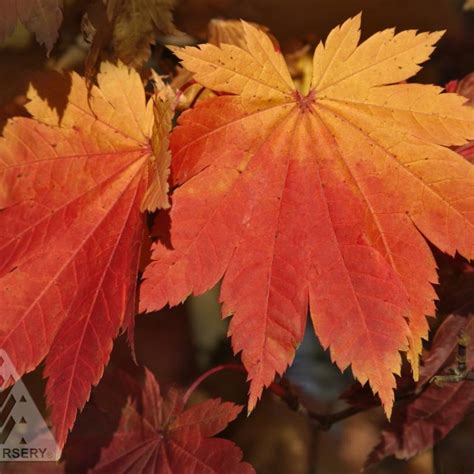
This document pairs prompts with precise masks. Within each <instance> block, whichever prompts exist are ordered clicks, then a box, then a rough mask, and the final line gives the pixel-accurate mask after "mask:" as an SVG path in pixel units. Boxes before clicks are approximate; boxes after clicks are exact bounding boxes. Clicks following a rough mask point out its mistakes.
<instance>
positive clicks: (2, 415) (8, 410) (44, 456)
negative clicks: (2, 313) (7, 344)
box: [0, 349, 61, 462]
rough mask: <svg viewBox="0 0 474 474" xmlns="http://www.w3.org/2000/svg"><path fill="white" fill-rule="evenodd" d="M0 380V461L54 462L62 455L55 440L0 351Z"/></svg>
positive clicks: (24, 387)
mask: <svg viewBox="0 0 474 474" xmlns="http://www.w3.org/2000/svg"><path fill="white" fill-rule="evenodd" d="M0 381H1V384H0V462H2V461H57V460H58V459H59V457H60V455H61V452H60V450H59V448H58V445H57V443H56V440H55V439H54V436H53V435H52V433H51V431H50V430H49V428H48V426H47V424H46V422H45V421H44V418H43V417H42V416H41V413H40V412H39V410H38V408H37V406H36V404H35V402H34V401H33V399H32V398H31V395H30V394H29V392H28V390H27V388H26V386H25V384H24V383H23V381H22V380H21V379H20V378H19V377H18V374H17V373H16V370H15V367H14V366H13V364H12V362H11V360H10V358H9V357H8V355H7V353H6V352H5V351H3V350H1V349H0Z"/></svg>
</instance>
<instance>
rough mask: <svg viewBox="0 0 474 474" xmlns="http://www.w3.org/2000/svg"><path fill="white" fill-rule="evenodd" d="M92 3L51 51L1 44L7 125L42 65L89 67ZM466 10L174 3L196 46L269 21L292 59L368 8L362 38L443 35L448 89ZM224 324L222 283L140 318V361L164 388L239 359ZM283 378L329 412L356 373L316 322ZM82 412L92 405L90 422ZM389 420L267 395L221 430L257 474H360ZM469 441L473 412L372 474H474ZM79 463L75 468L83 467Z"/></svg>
mask: <svg viewBox="0 0 474 474" xmlns="http://www.w3.org/2000/svg"><path fill="white" fill-rule="evenodd" d="M88 3H89V2H87V1H85V0H77V1H74V0H65V10H64V17H65V19H64V22H63V25H62V27H61V31H60V38H59V41H58V43H57V44H56V46H55V48H54V49H53V51H52V53H51V55H50V56H49V58H48V57H46V54H45V50H44V48H42V47H40V46H38V45H37V43H36V42H35V40H34V38H33V37H32V36H31V35H30V34H29V33H28V32H27V31H26V30H25V29H24V28H22V27H21V26H19V27H18V28H17V30H16V31H15V33H14V34H13V36H12V37H10V38H9V39H8V40H7V41H5V42H4V43H3V44H1V45H0V129H1V128H2V127H3V125H4V123H5V121H6V120H7V119H8V117H11V116H13V115H24V114H25V113H26V112H25V110H24V109H23V107H22V106H23V104H24V102H25V96H24V93H25V91H26V87H27V84H28V81H29V79H30V77H31V75H32V74H34V71H35V70H38V69H42V68H45V67H46V68H51V69H61V68H65V69H75V70H78V71H82V70H83V64H84V58H85V55H86V53H87V48H88V45H87V44H86V43H85V42H84V40H83V39H82V35H81V19H82V15H83V13H84V11H85V10H86V8H87V5H88ZM463 5H464V0H180V1H179V0H178V2H177V6H176V9H175V22H176V26H177V27H178V28H179V29H180V30H181V31H183V32H185V33H186V34H187V35H188V36H189V38H190V41H192V42H199V41H205V40H206V37H207V25H208V22H209V21H210V20H211V19H213V18H228V19H238V18H243V19H245V20H248V21H254V22H257V23H261V24H263V25H266V26H267V27H269V29H270V31H271V32H272V33H273V35H274V36H275V37H276V38H277V39H278V40H279V41H280V44H281V48H282V50H283V52H284V53H285V54H292V53H295V52H298V51H300V50H301V48H303V47H304V46H305V45H310V46H311V48H312V47H314V46H315V45H316V44H317V43H318V42H319V41H320V40H321V39H324V38H325V37H326V36H327V34H328V32H329V31H330V30H331V29H332V28H333V27H334V26H335V25H337V24H340V23H341V22H343V21H344V20H345V19H346V18H347V17H349V16H353V15H354V14H357V13H358V12H360V11H361V10H362V11H363V20H362V21H363V26H362V31H363V37H367V36H370V35H371V34H373V33H375V32H376V31H378V30H381V29H385V28H388V27H392V26H395V27H396V28H397V29H398V30H403V29H418V30H424V31H433V30H440V29H442V30H446V35H445V36H444V38H443V40H442V41H441V43H440V45H439V47H438V49H437V50H436V52H435V54H434V56H433V59H432V60H431V61H430V62H429V63H428V64H427V65H426V66H425V68H424V69H423V71H422V72H421V73H420V74H419V76H418V77H417V81H419V82H430V83H435V84H440V85H444V84H446V83H447V82H448V81H450V80H452V79H461V78H462V77H464V76H465V75H466V74H468V73H469V72H471V71H473V70H474V12H472V11H465V10H463ZM0 14H1V12H0ZM164 41H165V39H163V42H164ZM163 54H164V53H163V48H162V47H160V46H159V45H158V46H157V47H155V48H154V51H153V57H152V59H151V61H150V64H151V65H156V64H160V58H161V57H162V56H163ZM165 54H166V53H165ZM226 330H227V322H226V321H222V320H221V318H220V308H219V304H218V288H215V289H213V290H212V291H210V292H208V293H207V294H205V295H202V296H200V297H193V298H190V299H189V300H188V301H187V302H186V303H185V304H184V305H181V306H179V307H177V308H173V309H171V310H170V309H165V310H163V311H161V312H159V313H157V314H149V315H146V316H143V315H142V316H139V317H138V318H137V325H136V351H137V359H138V361H139V363H140V364H143V365H145V366H147V367H148V368H149V369H150V370H152V371H153V373H154V374H155V375H156V377H157V378H158V380H159V381H160V384H161V385H162V386H164V387H166V386H171V385H178V386H183V387H185V386H187V385H189V384H190V383H191V382H192V381H193V380H194V379H195V378H196V377H197V376H199V374H201V373H203V372H205V371H206V370H208V369H209V368H211V367H213V366H216V365H219V364H226V363H235V362H238V361H239V359H238V357H237V358H235V357H234V356H233V353H232V350H231V347H230V342H229V340H228V339H227V338H226ZM112 363H113V364H116V365H119V366H121V365H127V364H128V365H130V364H131V362H130V355H129V351H128V348H127V346H126V344H125V341H124V340H122V339H119V340H118V341H117V344H116V348H115V351H114V355H113V362H112ZM287 378H288V379H289V380H290V382H291V383H292V384H293V385H294V386H296V387H299V389H300V390H301V393H302V396H303V397H305V400H307V401H308V403H309V404H310V405H311V407H312V408H314V409H315V410H316V411H318V412H321V413H331V412H335V411H338V410H340V409H342V408H344V406H345V405H344V403H343V402H342V401H339V400H338V396H339V394H340V393H341V391H343V390H344V389H345V388H346V387H348V386H349V385H350V384H351V383H352V378H351V374H350V373H348V372H346V373H344V374H341V373H340V372H339V371H338V370H337V369H336V368H335V367H334V366H333V365H332V364H331V362H330V360H329V357H328V354H327V353H325V352H324V351H323V349H322V348H321V346H320V345H319V343H318V341H317V339H316V337H315V336H314V333H313V330H312V328H311V327H310V326H308V328H307V332H306V336H305V338H304V341H303V343H302V345H301V346H300V348H299V350H298V353H297V356H296V359H295V361H294V364H293V365H292V367H291V368H290V370H289V371H288V373H287ZM26 383H27V386H28V387H30V389H31V391H32V392H34V396H35V397H36V399H37V402H38V404H39V405H41V406H42V407H43V409H44V403H43V401H42V395H41V391H42V387H43V382H42V381H41V373H40V371H36V372H35V373H32V374H29V375H28V376H27V377H26ZM473 389H474V388H473ZM246 390H247V386H246V383H245V378H244V376H243V375H242V374H240V373H238V372H232V371H222V372H219V373H218V374H215V375H213V376H212V377H209V379H208V380H207V381H206V382H205V383H204V384H203V385H201V387H200V388H199V389H198V390H197V391H196V392H195V394H194V401H198V400H199V399H205V398H209V397H215V396H220V397H222V398H224V399H227V400H232V401H235V402H238V403H242V404H245V400H246ZM86 416H87V410H86V412H85V413H84V414H83V415H82V418H84V417H86ZM383 423H384V417H383V415H382V413H381V411H380V410H379V409H373V410H370V411H366V412H364V413H361V414H358V415H356V416H354V417H351V418H348V419H347V420H345V421H342V422H340V423H338V424H335V425H334V426H333V427H332V428H331V429H330V430H329V431H321V430H318V429H317V428H316V427H315V426H314V425H313V424H312V423H311V422H310V421H309V420H308V419H307V418H306V417H304V416H302V415H300V414H298V413H295V412H294V411H292V410H291V409H290V408H288V406H287V405H286V404H285V403H283V402H282V401H280V400H278V399H277V398H276V397H274V396H273V395H272V394H269V393H266V394H265V395H264V397H263V400H262V402H261V403H260V404H259V405H258V407H257V409H256V410H255V412H254V413H253V414H252V416H251V417H249V418H247V417H246V416H245V415H243V416H241V417H240V418H239V419H238V420H237V421H236V422H235V423H233V424H232V425H231V426H230V427H229V429H228V430H227V431H226V432H225V433H224V435H225V436H227V437H229V438H230V439H233V440H234V441H235V442H236V443H237V444H238V445H239V446H240V447H241V448H242V449H243V451H244V458H245V459H246V460H248V461H250V462H251V463H252V464H253V466H254V467H255V468H256V470H257V472H258V473H259V474H280V473H281V474H316V473H317V474H352V473H354V474H355V473H358V472H360V471H361V468H362V466H363V464H364V462H365V460H366V457H367V455H368V454H369V452H370V451H371V449H372V448H373V447H374V446H375V445H376V444H377V442H378V438H379V433H380V428H381V426H383ZM473 448H474V416H471V417H469V418H467V419H466V420H465V421H464V422H463V423H462V424H461V425H459V426H458V427H457V428H456V429H455V430H454V431H453V432H452V433H451V434H450V435H449V436H448V437H447V438H446V439H445V440H444V441H442V442H441V443H440V444H439V445H438V446H437V447H436V448H435V449H434V450H430V451H427V452H425V453H422V454H420V455H419V456H417V457H415V458H414V459H412V460H410V461H397V460H394V459H388V460H385V461H383V462H382V463H381V464H380V465H378V466H375V467H372V468H370V469H369V470H368V471H367V472H369V473H370V474H399V473H400V474H401V473H404V474H472V472H473V466H474V454H473V451H474V449H473ZM19 464H21V463H19ZM79 464H80V463H79ZM77 466H78V465H76V467H74V468H70V472H82V471H81V469H82V467H77ZM83 467H84V466H83ZM17 469H19V468H17ZM35 469H39V467H38V466H35ZM2 471H3V470H2ZM15 472H22V471H15ZM32 472H37V471H32Z"/></svg>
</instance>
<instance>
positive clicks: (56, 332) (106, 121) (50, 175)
mask: <svg viewBox="0 0 474 474" xmlns="http://www.w3.org/2000/svg"><path fill="white" fill-rule="evenodd" d="M68 78H69V80H70V81H71V89H70V93H69V96H68V101H67V104H66V108H65V109H64V111H63V113H62V114H59V113H58V111H57V110H56V109H54V108H50V107H49V106H48V105H47V102H46V100H44V99H42V98H41V97H40V96H39V95H38V93H37V91H35V90H34V89H33V88H30V91H29V93H28V96H29V98H30V100H31V101H30V102H29V104H28V105H27V108H28V110H29V111H30V113H31V114H32V115H33V117H35V118H34V119H20V118H18V119H14V120H12V121H11V122H10V123H9V124H8V125H7V127H6V128H5V130H4V138H2V139H1V141H0V182H1V183H2V188H1V189H2V192H1V193H0V209H3V210H2V211H1V213H0V229H1V231H0V301H1V302H2V318H1V321H0V346H1V347H2V348H3V349H4V350H6V351H7V352H8V354H9V356H10V358H11V359H12V361H13V363H14V365H15V367H16V369H17V371H18V373H19V374H20V375H22V374H24V373H25V372H28V371H30V370H33V369H34V368H35V367H36V366H37V365H38V364H39V363H40V362H41V360H42V359H43V358H44V357H45V356H46V367H45V374H46V376H47V377H48V384H47V389H46V395H47V399H48V403H49V405H50V406H51V409H52V421H53V425H54V428H55V432H56V436H57V439H58V442H59V444H60V445H61V446H62V445H63V444H64V442H65V439H66V436H67V433H68V430H69V429H70V428H71V426H72V424H73V422H74V419H75V416H76V411H77V410H78V409H81V408H82V407H83V405H84V403H85V402H86V400H87V398H88V397H89V394H90V388H91V385H94V384H97V382H98V381H99V379H100V377H101V375H102V372H103V367H104V366H105V364H106V362H107V360H108V358H109V354H110V351H111V348H112V340H113V338H114V337H115V336H116V335H117V332H118V331H119V329H120V327H121V326H127V325H128V324H130V320H131V319H132V318H133V316H134V315H135V303H134V300H135V292H136V280H137V272H138V265H139V257H140V247H141V242H142V235H143V232H144V226H143V217H142V215H141V213H140V209H141V208H142V209H143V208H144V207H147V208H150V209H152V210H153V209H154V207H155V206H156V205H162V206H165V205H166V204H167V198H166V189H165V188H164V187H163V186H159V185H157V184H156V183H154V182H153V183H152V182H151V180H157V175H160V173H164V174H165V175H166V172H167V170H166V169H164V168H163V166H162V164H159V163H156V159H155V157H154V156H153V151H152V149H153V146H154V144H155V148H156V146H158V142H159V137H160V136H161V133H162V129H166V126H164V125H162V124H157V125H155V126H154V124H153V123H154V120H153V107H155V109H162V108H163V109H165V108H166V107H170V106H169V104H168V103H167V102H164V101H161V100H158V99H157V100H155V101H152V100H150V101H148V104H146V103H145V92H144V89H143V85H142V83H141V79H140V77H139V75H138V74H137V73H136V72H134V71H130V70H128V69H127V68H126V67H125V66H124V65H118V66H113V65H112V64H104V65H103V66H102V68H101V73H100V74H99V76H98V87H96V86H94V87H92V89H91V90H90V97H89V96H88V93H89V91H88V88H87V85H86V83H85V81H84V80H83V78H81V77H80V76H78V75H77V74H74V73H73V74H71V75H70V76H68ZM51 93H52V94H53V95H54V91H51ZM53 102H56V103H57V101H53ZM158 115H159V117H158V118H160V119H164V118H166V119H167V118H169V114H168V113H167V112H164V113H163V114H161V115H160V114H158ZM59 124H60V127H59ZM161 152H163V150H161ZM154 168H156V169H154ZM157 181H159V179H158V180H157ZM150 189H151V190H152V192H150Z"/></svg>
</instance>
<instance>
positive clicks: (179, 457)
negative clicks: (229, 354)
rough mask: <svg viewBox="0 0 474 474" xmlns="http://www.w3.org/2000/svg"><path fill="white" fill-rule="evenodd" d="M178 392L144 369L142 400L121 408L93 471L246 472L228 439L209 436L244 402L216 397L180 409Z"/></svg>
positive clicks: (138, 473) (249, 470) (140, 473)
mask: <svg viewBox="0 0 474 474" xmlns="http://www.w3.org/2000/svg"><path fill="white" fill-rule="evenodd" d="M183 405H184V403H183V397H182V394H181V393H180V392H179V391H177V390H175V389H171V390H170V391H169V393H168V395H167V396H166V397H163V396H162V395H161V393H160V388H159V386H158V383H157V382H156V380H155V378H154V377H153V374H151V373H150V372H149V371H147V372H146V378H145V387H144V390H143V393H142V397H141V400H136V401H135V402H132V401H129V403H128V404H127V406H126V407H125V408H124V411H123V413H122V418H121V420H120V424H119V427H118V429H117V431H116V432H115V433H114V436H113V439H112V442H111V443H110V445H109V446H107V447H106V448H104V449H103V451H102V453H101V457H100V461H99V463H98V464H97V466H96V467H95V468H94V469H93V470H92V471H91V472H92V473H94V474H108V473H110V474H121V473H130V472H133V473H136V474H181V473H182V474H184V473H188V472H192V473H195V474H199V473H202V474H208V473H219V474H250V473H254V472H255V471H254V469H253V468H252V467H251V466H250V464H248V463H244V462H242V452H241V451H240V449H239V448H238V447H237V446H236V445H235V444H234V443H232V442H231V441H228V440H225V439H219V438H217V439H216V438H211V437H212V436H214V435H215V434H217V433H219V432H220V431H222V430H223V429H224V428H225V427H226V426H227V425H228V423H229V422H231V421H232V420H234V419H235V418H236V417H237V415H238V414H239V413H240V411H241V410H242V407H240V406H238V405H234V404H233V403H229V402H222V401H221V400H220V399H213V400H207V401H205V402H202V403H199V404H197V405H194V406H192V407H190V408H188V409H184V406H183Z"/></svg>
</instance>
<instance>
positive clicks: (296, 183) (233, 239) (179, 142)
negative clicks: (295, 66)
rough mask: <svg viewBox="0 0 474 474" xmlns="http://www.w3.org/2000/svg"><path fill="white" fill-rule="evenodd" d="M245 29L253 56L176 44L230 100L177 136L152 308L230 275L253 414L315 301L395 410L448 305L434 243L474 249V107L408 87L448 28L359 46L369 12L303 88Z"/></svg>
mask: <svg viewBox="0 0 474 474" xmlns="http://www.w3.org/2000/svg"><path fill="white" fill-rule="evenodd" d="M243 27H244V30H245V35H246V44H247V47H246V48H245V49H241V48H239V47H236V46H234V45H228V44H223V45H221V47H220V48H218V47H216V46H214V45H210V44H206V45H201V46H200V47H199V48H194V47H193V48H184V49H176V50H175V51H176V54H177V55H178V57H179V58H180V59H181V60H182V62H183V65H184V67H185V68H186V69H188V70H189V71H191V72H193V73H194V79H195V80H196V81H197V82H198V83H200V84H201V85H203V86H204V87H207V88H209V89H212V90H214V91H216V92H220V93H223V94H224V95H221V96H220V97H215V98H212V99H208V100H205V101H203V102H201V103H200V104H199V105H198V106H197V107H195V108H194V109H192V110H189V111H187V112H185V113H183V114H182V115H181V117H180V119H179V126H178V127H177V128H175V129H174V131H173V133H172V135H171V140H170V147H171V150H172V154H173V162H172V181H173V185H174V186H175V187H177V189H176V191H175V192H174V194H173V207H172V209H171V212H170V219H171V231H170V237H171V244H172V247H173V248H172V249H169V248H167V247H166V245H164V244H163V243H160V242H158V243H157V244H156V245H155V247H154V252H153V259H154V260H155V261H154V262H152V263H151V264H150V265H149V266H148V268H147V269H146V271H145V274H144V278H145V280H144V282H143V285H142V288H141V297H140V299H141V301H140V309H141V311H151V310H156V309H158V308H161V307H163V306H164V305H166V304H170V305H176V304H178V303H180V302H181V301H183V300H184V299H185V298H186V297H187V296H188V295H189V294H191V293H193V294H201V293H203V292H204V291H206V290H207V289H209V288H211V287H212V286H213V285H214V284H215V283H216V282H217V281H218V280H220V279H221V278H222V277H223V283H222V289H221V301H222V302H223V315H224V316H229V315H233V317H232V320H231V323H230V327H229V334H230V335H231V336H232V344H233V348H234V351H235V352H242V361H243V363H244V365H245V367H246V369H247V371H248V373H249V380H250V399H249V409H250V410H251V409H252V408H253V407H254V406H255V403H256V401H257V399H258V398H259V397H260V395H261V392H262V389H263V387H265V386H268V385H269V384H270V383H271V382H272V380H273V378H274V376H275V373H278V374H281V373H283V372H284V371H285V369H286V367H287V366H288V364H289V363H291V361H292V359H293V357H294V354H295V349H296V347H297V346H298V344H299V343H300V341H301V339H302V336H303V331H304V328H305V322H306V315H307V310H308V306H309V307H310V310H311V316H312V319H313V324H314V328H315V331H316V334H317V335H318V337H319V338H320V340H321V342H322V344H323V346H324V347H326V348H327V347H330V349H331V355H332V358H333V360H334V361H335V362H336V363H337V365H338V366H339V367H340V368H341V369H345V368H347V367H348V366H349V365H351V366H352V371H353V373H354V375H355V376H356V377H357V379H358V380H359V381H360V382H361V383H362V384H363V383H365V382H366V381H369V383H370V386H371V388H372V389H373V391H374V392H375V393H378V394H379V396H380V398H381V400H382V402H383V404H384V408H385V411H386V413H387V415H388V416H390V413H391V408H392V404H393V388H394V387H395V378H394V375H393V374H394V373H395V374H397V373H399V371H400V364H401V361H400V354H399V351H401V350H407V348H408V344H410V347H409V351H410V352H409V357H410V359H411V362H412V365H413V370H414V372H415V377H416V376H417V370H418V355H419V354H420V352H421V340H422V338H425V337H426V336H427V333H428V325H427V321H426V316H425V315H430V314H434V303H433V300H434V299H435V292H434V289H433V287H432V283H435V282H436V281H437V275H436V266H435V261H434V259H433V256H432V253H431V251H430V249H429V247H428V245H427V243H426V241H425V239H424V237H423V235H424V236H426V237H427V238H428V239H429V240H430V241H431V242H433V243H434V244H435V245H436V246H438V247H439V248H440V249H442V250H443V251H445V252H448V253H450V254H453V253H454V252H455V251H456V250H457V251H459V252H460V253H461V254H463V255H465V256H466V257H471V258H472V257H474V237H473V236H474V232H473V230H474V229H473V219H474V212H473V205H474V199H473V192H474V186H473V185H474V169H473V168H472V165H471V164H469V163H468V162H467V161H465V160H463V159H462V158H461V157H460V156H459V155H457V154H456V153H455V152H453V151H451V150H450V149H449V148H447V146H451V145H462V144H464V143H466V141H467V140H466V139H468V138H472V137H473V136H474V127H473V124H474V111H473V110H472V109H471V108H469V107H463V106H462V105H463V103H464V102H465V99H464V98H462V97H460V96H458V95H456V94H446V93H443V94H442V93H441V92H442V89H441V88H439V87H435V86H431V85H419V84H406V83H403V84H397V83H400V82H402V81H406V79H408V78H410V77H411V76H413V75H414V74H415V73H417V72H418V71H419V70H420V66H419V64H420V63H422V62H424V61H426V60H427V59H428V57H429V55H430V54H431V53H432V51H433V49H434V47H433V45H434V44H435V43H436V42H437V41H438V40H439V39H440V37H441V36H442V33H439V32H438V33H419V34H418V33H416V32H415V31H413V30H410V31H404V32H401V33H398V34H396V35H395V33H394V30H393V29H388V30H385V31H382V32H380V33H377V34H375V35H374V36H372V37H371V38H369V39H368V40H366V41H365V42H364V43H362V44H360V45H358V42H359V39H360V15H359V16H357V17H355V18H352V19H350V20H348V21H346V22H345V23H344V24H343V25H342V26H340V27H337V28H335V29H334V30H333V31H332V32H331V34H330V35H329V37H328V39H327V40H326V43H325V44H323V43H321V44H319V46H318V47H317V48H316V52H315V55H314V61H313V75H312V82H311V87H310V89H309V90H304V91H299V90H296V89H295V87H294V85H293V82H292V80H291V77H290V74H289V72H288V69H287V66H286V65H285V62H284V59H283V56H282V55H281V54H280V53H278V52H277V51H275V48H274V46H273V44H272V42H271V40H270V39H269V38H268V37H267V36H266V35H265V34H264V33H263V32H261V31H259V30H258V29H256V28H254V27H252V26H251V25H248V24H245V23H244V25H243ZM422 234H423V235H422ZM407 321H408V324H407Z"/></svg>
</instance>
